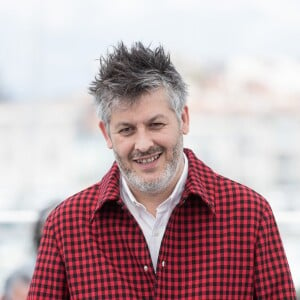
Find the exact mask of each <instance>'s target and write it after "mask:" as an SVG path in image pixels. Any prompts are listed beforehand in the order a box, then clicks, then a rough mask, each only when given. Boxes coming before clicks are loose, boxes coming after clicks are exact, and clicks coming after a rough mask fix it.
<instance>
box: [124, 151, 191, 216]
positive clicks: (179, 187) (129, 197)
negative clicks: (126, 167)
mask: <svg viewBox="0 0 300 300" xmlns="http://www.w3.org/2000/svg"><path fill="white" fill-rule="evenodd" d="M183 158H184V167H183V171H182V173H181V176H180V178H179V180H178V182H177V184H176V186H175V188H174V190H173V191H172V193H171V195H170V196H169V197H168V198H167V199H166V200H165V201H163V202H162V203H161V204H160V205H159V206H158V207H157V211H161V212H163V211H165V210H167V209H168V208H169V207H173V206H175V205H176V204H177V203H178V202H179V201H180V198H181V195H182V192H183V190H184V185H185V182H186V179H187V176H188V159H187V157H186V155H185V153H183ZM120 184H121V195H122V198H123V200H124V202H125V204H126V205H128V202H129V201H130V203H131V204H133V205H134V206H136V207H139V208H141V209H143V210H145V209H146V208H145V207H144V205H142V204H141V203H139V202H138V201H137V200H136V199H135V197H134V195H133V194H132V192H131V190H130V189H129V186H128V184H127V182H126V180H125V178H124V176H121V180H120Z"/></svg>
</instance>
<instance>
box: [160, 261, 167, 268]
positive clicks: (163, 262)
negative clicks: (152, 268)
mask: <svg viewBox="0 0 300 300" xmlns="http://www.w3.org/2000/svg"><path fill="white" fill-rule="evenodd" d="M161 266H162V267H163V268H164V267H165V266H166V262H165V261H164V260H163V261H162V263H161Z"/></svg>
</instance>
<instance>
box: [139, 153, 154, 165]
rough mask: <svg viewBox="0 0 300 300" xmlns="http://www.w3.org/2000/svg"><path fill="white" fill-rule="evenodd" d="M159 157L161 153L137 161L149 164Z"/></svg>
mask: <svg viewBox="0 0 300 300" xmlns="http://www.w3.org/2000/svg"><path fill="white" fill-rule="evenodd" d="M158 158H159V155H155V156H152V157H149V158H143V159H137V160H136V162H137V163H139V164H149V163H151V162H153V161H155V160H156V159H158Z"/></svg>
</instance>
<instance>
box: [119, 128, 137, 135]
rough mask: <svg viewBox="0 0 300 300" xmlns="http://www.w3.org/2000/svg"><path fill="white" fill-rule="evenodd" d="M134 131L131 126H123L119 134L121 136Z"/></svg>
mask: <svg viewBox="0 0 300 300" xmlns="http://www.w3.org/2000/svg"><path fill="white" fill-rule="evenodd" d="M133 132H134V129H133V128H132V127H124V128H122V129H120V130H119V134H121V135H123V136H128V135H130V134H132V133H133Z"/></svg>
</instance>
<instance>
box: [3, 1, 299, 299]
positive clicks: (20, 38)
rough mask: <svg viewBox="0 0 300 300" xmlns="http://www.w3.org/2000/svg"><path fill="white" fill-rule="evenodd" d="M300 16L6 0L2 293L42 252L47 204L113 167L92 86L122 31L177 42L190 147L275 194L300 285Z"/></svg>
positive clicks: (245, 6)
mask: <svg viewBox="0 0 300 300" xmlns="http://www.w3.org/2000/svg"><path fill="white" fill-rule="evenodd" d="M299 16H300V2H299V1H298V0H285V1H283V0H280V1H279V0H272V1H271V0H270V1H268V0H251V1H250V0H248V1H240V0H227V1H217V0H211V1H196V0H195V1H192V0H172V1H170V0H152V1H146V0H122V1H121V0H111V1H103V0H85V1H75V0H72V1H71V0H59V1H58V0H52V1H42V0H27V1H21V0H9V1H8V0H7V1H5V0H1V5H0V294H1V291H2V289H3V286H4V281H5V278H6V277H7V276H8V274H9V273H10V272H11V271H12V270H13V269H15V268H16V267H18V266H22V265H24V264H28V263H29V264H30V263H32V262H33V261H34V258H35V250H34V244H33V228H34V224H35V222H36V220H37V218H38V215H39V212H40V210H42V209H44V208H45V207H46V206H48V205H49V203H53V202H57V201H62V200H63V199H65V198H66V197H68V196H70V195H72V194H74V193H76V192H78V191H79V190H81V189H83V188H85V187H87V186H89V185H91V184H93V183H94V182H96V181H99V180H100V179H101V177H102V175H104V173H105V172H106V170H107V169H108V168H109V167H110V165H111V164H112V161H113V156H112V154H111V152H110V151H109V150H108V149H107V148H106V145H105V143H104V140H103V138H102V136H101V134H100V131H99V130H98V129H97V118H96V115H95V110H94V107H93V100H92V98H91V97H90V96H89V95H88V92H87V88H88V86H89V83H90V82H91V81H92V80H93V78H94V76H95V75H96V73H97V70H98V60H97V59H98V58H99V57H100V55H101V54H105V53H106V51H107V49H108V48H109V47H111V46H112V45H115V44H116V43H117V42H118V41H120V40H123V41H124V42H125V43H126V44H128V45H130V44H131V43H132V42H134V41H137V40H140V41H142V42H144V43H146V44H152V45H154V46H157V45H159V44H162V45H163V46H164V47H165V48H166V49H167V50H169V51H170V53H171V58H172V60H173V62H174V64H175V65H176V66H177V69H178V70H179V72H181V74H182V75H183V77H184V78H185V80H186V82H187V83H188V85H189V100H188V101H189V106H190V114H191V132H190V134H189V136H187V137H186V139H185V145H186V146H188V147H191V148H192V149H194V151H195V152H196V153H197V155H198V156H199V157H200V158H201V159H202V160H203V161H204V162H205V163H207V164H208V165H210V166H211V167H212V168H213V169H214V170H215V171H217V172H219V173H221V174H222V175H225V176H227V177H230V178H232V179H234V180H236V181H239V182H241V183H244V184H246V185H248V186H250V187H251V188H253V189H254V190H256V191H257V192H259V193H260V194H262V195H264V196H265V197H266V198H267V199H268V201H269V202H270V204H271V206H272V208H273V211H274V214H275V217H276V219H277V222H278V226H279V230H280V232H281V235H282V239H283V242H284V246H285V250H286V254H287V257H288V260H289V263H290V267H291V271H292V275H293V279H294V282H295V284H296V286H297V288H298V289H299V288H300V271H299V266H300V199H299V195H300V39H299V36H300V17H299ZM297 267H298V268H297Z"/></svg>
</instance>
